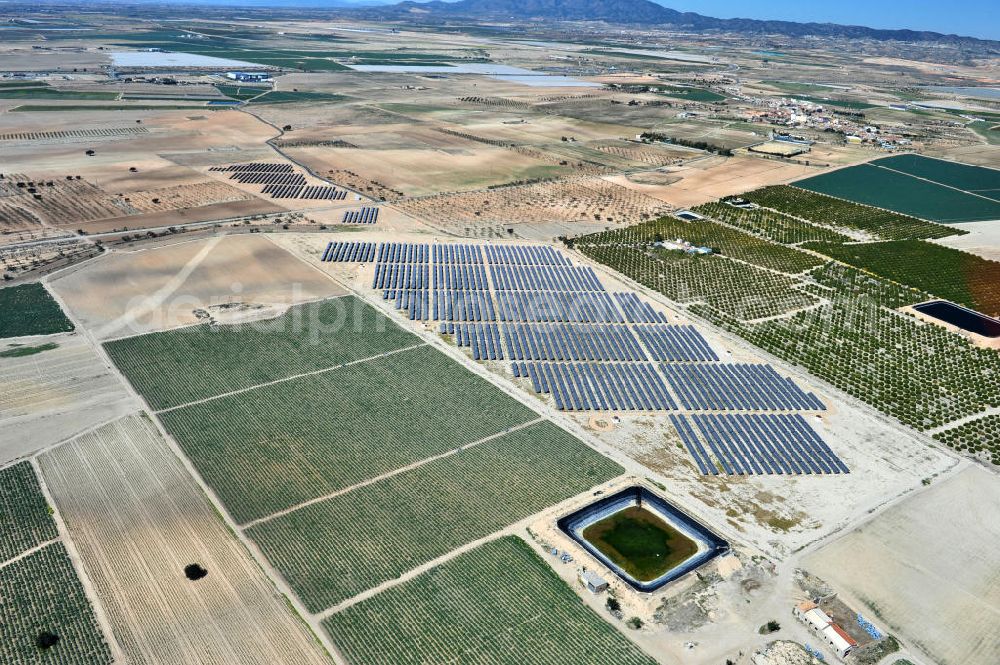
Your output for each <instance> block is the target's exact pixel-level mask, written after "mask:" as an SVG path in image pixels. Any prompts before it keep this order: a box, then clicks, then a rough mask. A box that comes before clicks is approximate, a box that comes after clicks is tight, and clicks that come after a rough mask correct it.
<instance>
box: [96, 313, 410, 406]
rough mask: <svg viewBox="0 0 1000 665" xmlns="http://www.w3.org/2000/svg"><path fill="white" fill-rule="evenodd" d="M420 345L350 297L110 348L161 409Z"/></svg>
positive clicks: (137, 385)
mask: <svg viewBox="0 0 1000 665" xmlns="http://www.w3.org/2000/svg"><path fill="white" fill-rule="evenodd" d="M419 341H420V340H419V338H417V337H416V336H415V335H413V334H411V333H408V332H406V331H404V330H403V329H402V328H400V327H399V326H397V325H396V324H394V323H392V322H391V321H389V319H387V318H386V317H384V316H383V315H382V314H380V313H379V312H378V311H376V310H375V309H374V308H372V307H371V306H369V305H366V304H365V303H363V302H362V301H361V300H358V299H357V298H354V297H353V296H348V297H344V298H333V299H330V300H325V301H323V302H320V303H308V304H305V305H298V306H296V307H292V308H290V309H289V310H288V312H286V313H285V314H284V315H282V316H280V317H277V318H275V319H271V320H269V321H255V322H250V323H245V324H237V325H231V326H210V325H208V324H206V325H201V326H194V327H189V328H181V329H178V330H170V331H166V332H157V333H150V334H147V335H140V336H136V337H128V338H124V339H119V340H114V341H111V342H108V343H106V344H105V345H104V348H105V349H106V350H107V352H108V355H109V356H111V359H112V360H114V362H115V364H116V365H117V366H118V368H119V369H120V370H121V371H122V373H123V374H125V376H126V377H127V378H128V380H129V381H130V382H131V383H132V385H133V386H134V387H135V389H136V390H137V391H139V392H140V393H141V394H142V396H143V397H145V398H146V401H148V402H149V404H150V406H152V407H153V408H154V409H157V410H159V409H166V408H170V407H174V406H177V405H180V404H186V403H188V402H193V401H195V400H199V399H204V398H206V397H214V396H216V395H221V394H222V393H226V392H230V391H233V390H238V389H241V388H248V387H250V386H255V385H259V384H261V383H266V382H268V381H274V380H276V379H282V378H286V377H289V376H293V375H295V374H302V373H304V372H310V371H315V370H319V369H324V368H327V367H334V366H336V365H340V364H342V363H346V362H351V361H354V360H358V359H360V358H366V357H370V356H374V355H378V354H380V353H385V352H386V351H392V350H395V349H401V348H403V347H406V346H412V345H413V344H417V343H419Z"/></svg>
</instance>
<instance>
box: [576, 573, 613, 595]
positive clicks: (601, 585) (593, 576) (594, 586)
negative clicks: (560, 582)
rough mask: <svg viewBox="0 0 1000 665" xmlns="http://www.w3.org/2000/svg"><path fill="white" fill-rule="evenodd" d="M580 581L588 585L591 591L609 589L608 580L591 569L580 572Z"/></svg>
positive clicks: (597, 591)
mask: <svg viewBox="0 0 1000 665" xmlns="http://www.w3.org/2000/svg"><path fill="white" fill-rule="evenodd" d="M580 581H581V582H583V585H584V586H585V587H587V590H588V591H590V593H601V592H602V591H607V589H608V583H607V581H606V580H605V579H604V578H603V577H601V576H600V575H598V574H597V573H595V572H593V571H590V570H585V571H583V572H582V573H580Z"/></svg>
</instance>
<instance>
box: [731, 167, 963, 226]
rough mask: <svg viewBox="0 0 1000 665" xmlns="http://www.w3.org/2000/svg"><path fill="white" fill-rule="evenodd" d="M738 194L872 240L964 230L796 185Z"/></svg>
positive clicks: (810, 220) (788, 213)
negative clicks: (855, 232)
mask: <svg viewBox="0 0 1000 665" xmlns="http://www.w3.org/2000/svg"><path fill="white" fill-rule="evenodd" d="M835 173H839V171H835ZM802 182H803V181H799V183H797V185H801V184H802ZM865 182H867V181H865ZM741 196H742V197H743V198H744V199H747V200H748V201H752V202H753V203H756V204H758V205H761V206H764V207H765V208H772V209H774V210H777V211H778V212H782V213H785V214H787V215H791V216H793V217H799V218H801V219H804V220H806V221H809V222H812V223H814V224H817V225H820V226H828V227H830V228H831V229H833V230H839V229H855V230H857V231H863V232H865V233H867V234H869V235H870V236H871V237H872V238H873V239H879V238H881V239H883V240H909V239H917V238H920V239H930V238H944V237H947V236H952V235H962V234H963V233H965V231H962V230H959V229H956V228H953V227H947V226H943V225H941V224H935V223H933V222H928V221H924V220H922V219H917V218H916V217H909V216H907V215H902V214H899V213H896V212H892V211H889V210H882V209H880V208H873V207H870V206H867V205H860V204H858V203H852V202H850V201H845V200H842V199H837V198H833V197H832V196H826V195H824V194H821V193H817V192H812V191H807V190H805V189H801V188H800V187H799V186H796V187H791V186H788V185H776V186H772V187H764V188H763V189H758V190H754V191H752V192H747V193H745V194H742V195H741Z"/></svg>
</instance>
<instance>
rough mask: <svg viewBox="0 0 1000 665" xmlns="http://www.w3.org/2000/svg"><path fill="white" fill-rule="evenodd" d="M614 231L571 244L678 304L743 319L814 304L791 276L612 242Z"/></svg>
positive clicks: (718, 259)
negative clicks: (706, 307) (598, 238)
mask: <svg viewBox="0 0 1000 665" xmlns="http://www.w3.org/2000/svg"><path fill="white" fill-rule="evenodd" d="M627 231H628V229H621V232H627ZM614 233H617V232H614V231H613V232H610V235H606V236H605V238H604V241H603V242H601V243H596V242H592V237H591V236H583V237H582V238H580V239H578V240H577V241H576V248H577V249H578V250H580V251H581V252H582V253H584V254H586V255H587V256H589V257H590V258H592V259H594V260H596V261H599V262H601V263H603V264H605V265H607V266H610V267H611V268H614V269H615V270H617V271H618V272H620V273H622V274H624V275H626V276H628V277H630V278H632V279H634V280H635V281H637V282H639V283H640V284H643V285H645V286H647V287H649V288H651V289H653V290H654V291H659V292H660V293H662V294H664V295H665V296H667V297H668V298H670V299H672V300H675V301H677V302H680V303H685V304H687V303H695V302H705V303H708V304H710V305H712V306H713V307H714V308H716V309H719V310H720V311H723V312H726V313H728V314H729V315H731V316H734V317H736V318H739V319H744V320H753V319H760V318H765V317H769V316H777V315H779V314H785V313H788V312H791V311H794V310H797V309H801V308H803V307H808V306H810V305H813V304H815V303H816V299H815V298H813V297H812V296H810V295H809V294H807V293H804V292H803V291H802V290H800V289H798V288H796V286H797V285H798V283H799V282H798V281H797V280H796V279H795V278H793V277H789V276H785V275H778V274H776V273H773V272H770V271H768V270H764V269H762V268H757V267H754V266H751V265H747V264H744V263H740V262H737V261H731V260H729V259H727V258H724V257H721V256H689V255H686V254H682V253H681V252H676V251H669V250H657V251H654V250H652V249H650V248H648V247H643V246H635V245H633V246H628V245H625V244H623V243H619V242H616V237H615V236H614ZM601 235H603V234H601Z"/></svg>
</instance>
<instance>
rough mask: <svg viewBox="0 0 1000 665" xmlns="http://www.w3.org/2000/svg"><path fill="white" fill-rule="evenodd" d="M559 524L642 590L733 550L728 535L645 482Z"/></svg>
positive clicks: (609, 566)
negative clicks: (724, 536) (724, 537)
mask: <svg viewBox="0 0 1000 665" xmlns="http://www.w3.org/2000/svg"><path fill="white" fill-rule="evenodd" d="M558 525H559V529H560V530H562V532H563V533H565V534H566V535H568V536H569V537H570V538H572V539H573V540H575V541H576V542H577V543H579V544H580V545H581V546H583V547H584V548H585V549H586V550H587V551H588V552H590V553H591V554H592V555H594V556H595V557H596V558H597V559H598V560H599V561H601V562H602V563H603V564H604V565H606V566H607V567H608V568H610V569H611V570H612V571H614V573H615V574H616V575H618V576H619V577H620V578H621V579H622V580H624V581H625V582H626V583H627V584H628V585H629V586H631V587H633V588H635V589H637V590H639V591H646V592H649V591H655V590H656V589H659V588H660V587H662V586H664V585H665V584H668V583H670V582H672V581H674V580H676V579H680V578H681V577H683V576H684V575H686V574H688V573H690V572H691V571H693V570H695V569H697V568H700V567H701V566H703V565H704V564H706V563H708V562H709V561H711V560H712V559H714V558H715V557H717V556H719V555H721V554H725V553H726V552H727V551H728V550H729V544H728V543H727V542H726V541H724V540H722V539H721V538H719V537H718V536H716V535H715V534H714V533H712V532H711V531H709V530H708V529H707V528H705V527H704V526H702V525H701V524H699V523H698V522H697V521H696V520H695V519H693V518H692V517H690V516H688V515H686V514H684V513H683V512H681V511H680V510H679V509H677V508H675V507H674V506H673V505H671V504H670V503H668V502H667V501H666V500H664V499H663V498H661V497H659V496H657V495H656V494H653V493H652V492H651V491H649V490H648V489H646V488H645V487H641V486H635V487H630V488H628V489H625V490H622V491H621V492H618V493H617V494H614V495H612V496H609V497H607V498H604V499H601V500H600V501H597V502H595V503H592V504H590V505H588V506H586V507H584V508H581V509H580V510H577V511H576V512H574V513H572V514H570V515H567V516H566V517H563V518H562V519H560V520H559V523H558Z"/></svg>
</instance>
